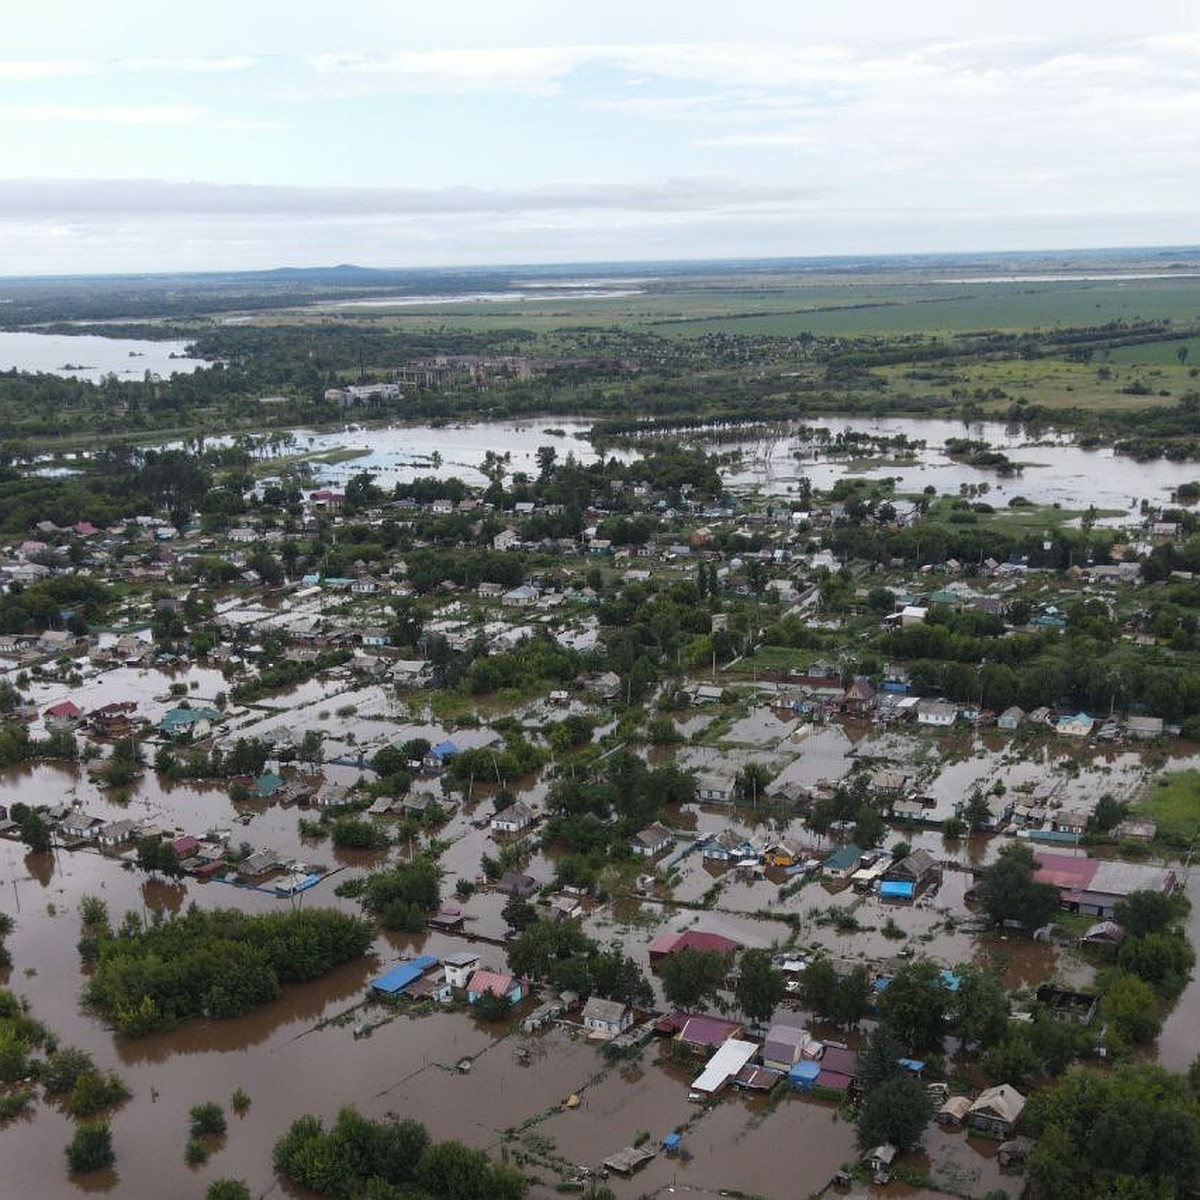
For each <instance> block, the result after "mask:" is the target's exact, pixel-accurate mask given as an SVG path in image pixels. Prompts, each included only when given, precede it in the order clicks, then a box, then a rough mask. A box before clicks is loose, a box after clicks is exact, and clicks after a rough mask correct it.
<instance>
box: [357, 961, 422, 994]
mask: <svg viewBox="0 0 1200 1200" xmlns="http://www.w3.org/2000/svg"><path fill="white" fill-rule="evenodd" d="M436 966H437V959H436V958H434V957H433V955H431V954H422V955H421V957H420V958H414V959H410V960H409V961H408V962H402V963H398V964H397V965H396V966H394V967H393V968H392V969H391V970H390V971H388V972H387V973H386V974H384V975H380V976H379V978H378V979H372V980H371V990H372V991H373V992H382V993H383V994H384V995H386V996H395V995H398V994H399V993H401V992H403V991H405V990H406V989H407V988H408V987H409V985H410V984H412V983H415V982H416V981H417V980H418V979H420V978H421V976H422V975H424V974H425V972H426V971H428V970H429V969H430V968H431V967H436Z"/></svg>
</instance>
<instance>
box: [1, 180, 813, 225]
mask: <svg viewBox="0 0 1200 1200" xmlns="http://www.w3.org/2000/svg"><path fill="white" fill-rule="evenodd" d="M824 191H825V189H822V188H819V187H810V186H803V187H793V186H779V185H765V184H759V185H755V184H745V183H740V182H738V181H736V180H730V179H722V178H673V179H666V180H662V181H658V182H650V183H644V184H614V183H582V182H581V183H555V184H546V185H544V186H541V187H533V188H528V189H520V190H516V189H489V188H471V187H448V188H330V187H272V186H251V185H232V184H231V185H221V184H207V183H169V182H164V181H162V180H137V179H123V180H103V179H93V180H45V179H42V180H38V179H18V180H4V181H0V215H5V216H9V217H20V216H33V215H38V214H42V215H60V216H80V217H87V218H91V219H97V218H103V217H109V216H114V215H131V214H140V215H144V216H147V217H154V216H181V215H191V216H239V217H262V218H298V219H306V218H307V219H326V220H328V219H339V218H346V219H353V218H357V217H375V216H389V217H404V216H455V215H467V214H472V213H492V214H500V213H533V212H560V211H578V212H588V211H597V210H612V211H626V212H641V213H669V212H699V211H707V210H714V209H722V210H724V209H732V208H736V209H746V208H756V207H763V206H770V205H778V204H796V203H804V202H808V201H811V200H812V199H814V198H816V197H818V196H820V195H822V194H823V193H824Z"/></svg>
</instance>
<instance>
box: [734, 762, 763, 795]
mask: <svg viewBox="0 0 1200 1200" xmlns="http://www.w3.org/2000/svg"><path fill="white" fill-rule="evenodd" d="M771 777H772V772H771V771H770V769H769V768H768V767H765V766H763V764H762V763H756V762H748V763H747V764H746V765H745V766H744V767H742V769H741V770H740V771H738V773H737V775H736V776H734V780H733V794H734V798H735V799H736V800H739V801H740V802H741V803H742V804H752V805H757V804H758V802H759V801H760V800H762V798H763V796H764V795H765V794H766V791H767V786H768V784H770V782H771Z"/></svg>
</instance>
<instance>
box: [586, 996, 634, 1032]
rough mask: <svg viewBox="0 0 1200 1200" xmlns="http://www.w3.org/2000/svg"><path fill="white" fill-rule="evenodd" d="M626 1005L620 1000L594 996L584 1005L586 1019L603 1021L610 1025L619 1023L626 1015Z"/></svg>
mask: <svg viewBox="0 0 1200 1200" xmlns="http://www.w3.org/2000/svg"><path fill="white" fill-rule="evenodd" d="M625 1007H626V1006H625V1005H624V1004H622V1003H621V1002H620V1001H619V1000H604V999H601V997H599V996H593V997H591V999H590V1000H588V1002H587V1003H586V1004H585V1005H584V1006H583V1019H584V1020H585V1021H589V1020H590V1021H603V1022H605V1023H606V1024H609V1025H619V1024H620V1023H621V1018H622V1017H624V1015H625Z"/></svg>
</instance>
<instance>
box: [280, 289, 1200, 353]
mask: <svg viewBox="0 0 1200 1200" xmlns="http://www.w3.org/2000/svg"><path fill="white" fill-rule="evenodd" d="M336 311H337V314H338V316H339V317H340V318H342V319H350V320H355V321H357V320H371V321H374V322H380V323H384V324H388V325H393V326H395V327H397V328H436V327H441V326H448V327H453V328H460V329H473V330H483V329H532V330H535V331H541V330H546V329H551V328H571V327H579V326H587V325H600V326H621V327H623V328H627V329H631V330H641V331H646V332H654V333H658V334H662V335H664V336H670V337H698V336H703V335H707V334H717V333H726V334H745V335H751V336H764V335H766V336H793V335H797V334H800V333H804V332H809V333H813V334H818V335H821V334H834V335H836V334H847V335H850V334H863V335H870V334H883V335H888V334H909V333H938V332H942V333H964V332H973V331H978V330H1005V331H1016V330H1023V329H1035V328H1038V329H1051V328H1055V327H1063V328H1065V327H1070V326H1095V325H1104V324H1107V323H1109V322H1113V321H1128V322H1132V321H1149V320H1163V319H1167V320H1171V321H1173V322H1177V323H1190V322H1195V321H1198V320H1200V279H1194V278H1178V279H1140V280H1138V279H1127V280H1120V279H1104V280H1088V281H1063V282H1053V283H978V282H972V283H952V282H945V281H939V280H937V279H925V280H920V279H917V278H904V279H902V280H893V281H889V280H888V279H887V278H884V279H880V278H877V277H873V278H871V279H864V280H862V281H860V282H851V283H848V282H845V281H844V280H827V281H822V282H820V283H814V282H813V281H812V279H811V277H809V276H800V275H795V276H791V277H788V276H778V277H774V276H773V277H771V278H769V279H765V280H762V281H758V282H755V283H752V284H747V283H746V281H745V279H744V278H740V277H738V276H735V275H731V276H729V277H728V278H727V279H723V278H720V277H719V278H716V279H713V278H695V279H692V278H681V279H678V280H666V281H662V282H657V283H653V284H650V285H647V287H646V290H645V291H644V292H642V293H640V294H638V295H634V296H624V297H612V298H607V299H594V300H572V301H563V300H557V301H556V300H553V299H548V300H546V301H539V300H536V299H534V300H527V301H521V302H519V303H518V302H513V303H503V302H497V303H482V302H469V303H462V304H441V305H437V304H434V305H429V306H424V305H422V306H413V307H407V306H406V307H397V308H394V309H388V308H379V307H372V308H370V309H359V310H355V309H353V308H340V309H338V310H336ZM316 314H320V318H321V319H328V317H329V315H330V311H329V310H323V309H319V308H317V309H309V310H308V311H307V312H306V313H305V314H304V316H305V317H306V318H307V319H313V318H314V316H315V315H316ZM281 315H282V314H272V316H271V318H268V319H270V320H278V319H279V317H280V316H281ZM296 315H297V314H296V313H295V312H291V313H289V314H288V319H294V318H295V317H296ZM1159 349H1160V350H1161V349H1162V348H1161V347H1160V348H1159ZM1122 353H1123V352H1122ZM1174 353H1175V344H1174V343H1172V344H1171V348H1170V349H1169V350H1167V351H1166V352H1165V353H1164V354H1162V355H1161V356H1159V357H1156V358H1155V359H1147V360H1143V359H1139V358H1137V357H1136V355H1135V356H1134V357H1132V358H1129V359H1125V358H1123V357H1122V359H1121V361H1139V362H1140V361H1158V362H1168V361H1174ZM1194 353H1195V354H1197V355H1198V356H1200V343H1198V344H1197V348H1196V349H1195V351H1194Z"/></svg>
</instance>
